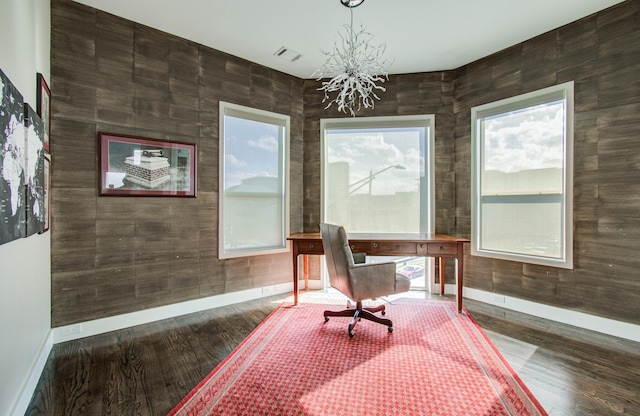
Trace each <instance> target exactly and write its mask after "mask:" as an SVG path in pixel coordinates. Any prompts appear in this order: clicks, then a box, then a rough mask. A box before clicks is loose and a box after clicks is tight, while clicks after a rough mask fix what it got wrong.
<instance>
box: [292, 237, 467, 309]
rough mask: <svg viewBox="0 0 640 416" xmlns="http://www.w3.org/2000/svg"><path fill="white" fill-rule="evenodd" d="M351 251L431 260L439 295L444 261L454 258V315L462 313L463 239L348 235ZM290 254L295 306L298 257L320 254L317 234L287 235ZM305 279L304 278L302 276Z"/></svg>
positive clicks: (320, 240)
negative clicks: (437, 273) (435, 268)
mask: <svg viewBox="0 0 640 416" xmlns="http://www.w3.org/2000/svg"><path fill="white" fill-rule="evenodd" d="M348 237H349V244H350V245H351V251H353V252H364V253H367V255H368V256H423V257H435V258H436V259H437V260H438V264H439V266H440V267H439V268H440V293H441V294H444V274H445V273H444V272H445V267H444V261H445V258H455V259H456V260H457V264H458V273H457V276H456V300H457V301H458V312H461V311H462V285H463V281H462V276H463V267H464V243H468V242H469V240H467V239H466V238H460V237H454V236H450V235H445V234H349V235H348ZM287 240H289V241H291V252H292V254H293V302H294V304H296V305H297V304H298V256H299V255H300V254H302V255H308V254H314V255H322V254H324V249H323V248H322V238H321V237H320V233H298V234H292V235H290V236H289V237H288V238H287ZM305 277H306V276H305Z"/></svg>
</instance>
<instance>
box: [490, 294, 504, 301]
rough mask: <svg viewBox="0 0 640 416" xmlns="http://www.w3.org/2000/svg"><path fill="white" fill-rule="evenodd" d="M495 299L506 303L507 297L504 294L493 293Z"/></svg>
mask: <svg viewBox="0 0 640 416" xmlns="http://www.w3.org/2000/svg"><path fill="white" fill-rule="evenodd" d="M493 301H494V302H496V303H505V302H506V301H507V299H506V298H505V297H504V296H502V295H495V294H494V295H493Z"/></svg>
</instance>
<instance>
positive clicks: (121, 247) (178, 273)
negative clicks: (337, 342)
mask: <svg viewBox="0 0 640 416" xmlns="http://www.w3.org/2000/svg"><path fill="white" fill-rule="evenodd" d="M51 13H52V65H51V67H52V68H51V70H52V80H51V84H52V93H53V102H55V105H54V107H55V108H54V109H53V111H54V113H53V122H52V128H53V133H52V144H51V146H52V155H53V162H52V163H53V166H52V175H53V177H52V184H53V189H52V198H53V201H52V213H53V218H52V228H51V232H52V236H51V237H52V253H51V254H52V322H53V325H54V326H60V325H67V324H71V323H74V322H79V321H86V320H91V319H96V318H101V317H106V316H112V315H117V314H121V313H126V312H132V311H138V310H143V309H147V308H152V307H157V306H161V305H166V304H171V303H176V302H181V301H186V300H191V299H197V298H201V297H206V296H211V295H216V294H221V293H228V292H234V291H238V290H243V289H249V288H253V287H259V286H264V285H269V284H276V283H284V282H286V283H288V282H289V281H290V279H291V259H290V255H289V254H286V253H285V254H281V255H273V256H256V257H248V258H241V259H231V260H225V261H221V260H218V255H217V250H218V246H217V241H218V238H217V233H218V226H217V222H218V216H217V214H218V213H217V206H218V109H219V105H218V103H219V101H220V100H222V101H228V102H233V103H236V104H240V105H246V106H251V107H255V108H259V109H263V110H269V111H274V112H277V113H281V114H288V115H290V116H291V161H292V163H291V178H292V184H291V201H292V205H291V228H292V230H297V231H301V230H302V181H301V180H298V179H297V178H301V177H302V163H301V160H302V148H303V143H302V126H303V118H302V111H303V97H302V80H300V79H297V78H295V77H292V76H289V75H285V74H282V73H279V72H277V71H273V70H271V69H267V68H264V67H261V66H259V65H256V64H253V63H251V62H248V61H245V60H241V59H239V58H236V57H233V56H230V55H227V54H224V53H221V52H218V51H215V50H211V49H209V48H205V47H203V46H201V45H198V44H195V43H193V42H189V41H186V40H184V39H180V38H178V37H175V36H171V35H168V34H166V33H163V32H159V31H157V30H153V29H150V28H148V27H145V26H142V25H139V24H136V23H133V22H130V21H127V20H124V19H121V18H118V17H116V16H113V15H110V14H107V13H103V12H101V11H98V10H95V9H92V8H90V7H86V6H84V5H81V4H78V3H75V2H72V1H69V0H54V1H53V2H52V10H51ZM99 131H107V132H112V133H122V134H131V135H137V136H143V137H150V138H158V139H171V140H178V141H184V142H189V143H195V144H197V145H198V178H197V179H198V183H197V189H198V197H197V198H195V199H193V198H140V197H98V195H97V183H98V178H97V169H98V168H97V154H98V150H97V133H98V132H99Z"/></svg>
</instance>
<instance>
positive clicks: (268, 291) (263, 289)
mask: <svg viewBox="0 0 640 416" xmlns="http://www.w3.org/2000/svg"><path fill="white" fill-rule="evenodd" d="M262 293H271V286H265V287H263V288H262Z"/></svg>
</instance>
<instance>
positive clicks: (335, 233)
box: [320, 223, 411, 337]
mask: <svg viewBox="0 0 640 416" xmlns="http://www.w3.org/2000/svg"><path fill="white" fill-rule="evenodd" d="M320 233H321V235H322V246H323V248H324V255H325V259H326V262H327V269H328V272H329V283H330V284H331V286H332V287H334V288H335V289H337V290H339V291H340V292H342V293H343V294H344V295H345V296H347V297H348V298H349V299H350V300H351V301H353V302H355V303H356V304H355V308H354V307H353V305H352V304H351V303H347V309H344V310H341V311H325V312H324V320H325V322H327V321H329V317H330V316H347V317H351V318H352V319H351V322H350V323H349V326H348V330H349V336H350V337H353V335H354V332H353V329H354V328H355V326H356V324H357V323H358V322H359V321H360V320H361V319H366V320H369V321H373V322H377V323H379V324H383V325H386V326H387V327H388V330H389V332H393V323H392V322H391V320H390V319H386V318H381V317H379V316H377V315H374V313H376V312H381V313H382V315H384V314H385V306H384V305H379V306H376V307H373V308H369V307H363V306H362V301H363V300H365V299H372V298H377V297H380V296H386V295H390V294H393V293H401V292H406V291H408V290H409V286H410V285H411V282H410V280H409V279H407V278H406V277H405V276H401V275H399V274H396V264H395V263H394V262H387V263H369V264H367V263H364V256H362V255H361V253H355V254H356V258H357V259H358V261H355V260H354V254H353V253H352V252H351V248H350V247H349V240H348V239H347V233H346V231H345V230H344V227H342V226H338V225H332V224H325V223H322V224H320Z"/></svg>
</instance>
